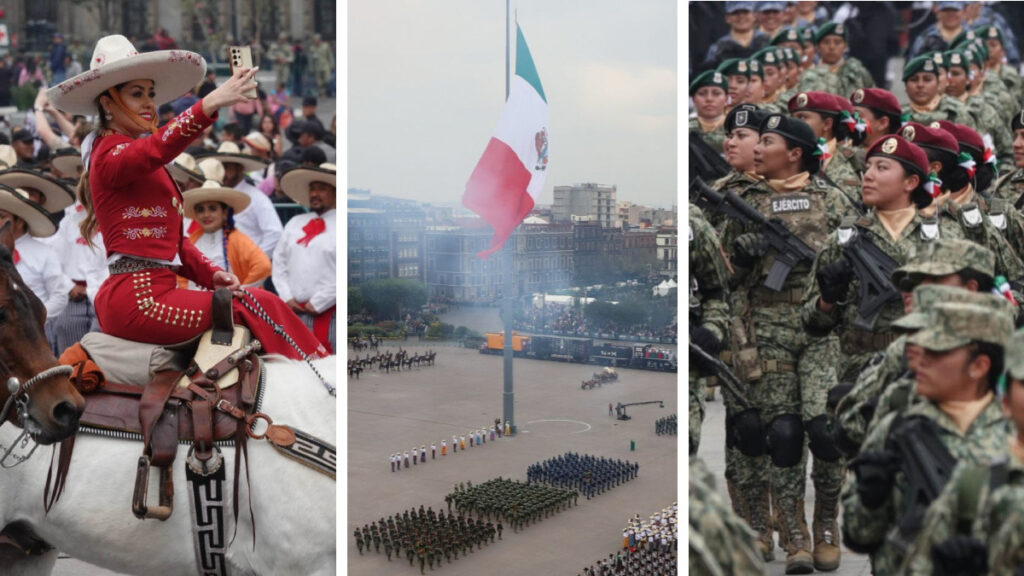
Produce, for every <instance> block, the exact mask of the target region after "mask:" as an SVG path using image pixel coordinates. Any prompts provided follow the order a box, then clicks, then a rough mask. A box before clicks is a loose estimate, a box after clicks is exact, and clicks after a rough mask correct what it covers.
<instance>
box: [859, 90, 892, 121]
mask: <svg viewBox="0 0 1024 576" xmlns="http://www.w3.org/2000/svg"><path fill="white" fill-rule="evenodd" d="M850 101H851V102H853V105H854V106H863V107H865V108H874V109H875V110H879V111H881V112H884V113H886V114H892V115H894V116H900V115H901V114H903V110H902V109H901V108H900V101H899V100H897V99H896V97H895V96H893V94H892V92H889V91H888V90H884V89H882V88H858V89H856V90H854V91H853V94H851V95H850Z"/></svg>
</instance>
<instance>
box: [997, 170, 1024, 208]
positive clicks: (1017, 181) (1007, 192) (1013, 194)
mask: <svg viewBox="0 0 1024 576" xmlns="http://www.w3.org/2000/svg"><path fill="white" fill-rule="evenodd" d="M995 188H996V191H995V194H994V196H995V197H998V198H1002V199H1003V200H1006V201H1007V202H1009V203H1011V204H1014V203H1016V202H1017V199H1019V198H1020V197H1021V195H1022V194H1024V168H1018V169H1017V170H1014V171H1013V172H1011V173H1009V174H1005V175H1003V176H1001V177H1000V178H999V180H997V181H996V185H995Z"/></svg>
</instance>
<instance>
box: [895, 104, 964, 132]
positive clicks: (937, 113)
mask: <svg viewBox="0 0 1024 576" xmlns="http://www.w3.org/2000/svg"><path fill="white" fill-rule="evenodd" d="M903 113H904V114H910V122H917V123H918V124H924V125H925V126H927V125H929V124H931V123H932V122H935V121H936V120H949V121H950V122H956V123H958V124H965V125H967V126H970V127H971V128H974V129H975V130H977V129H978V121H977V119H976V118H975V117H974V116H972V115H971V111H970V110H969V109H968V108H967V105H966V104H964V103H963V102H961V101H959V100H957V99H956V98H952V97H950V96H946V95H943V96H942V98H941V99H940V100H939V104H938V106H936V107H935V109H934V110H932V111H931V112H915V111H914V109H913V108H911V107H910V104H904V105H903Z"/></svg>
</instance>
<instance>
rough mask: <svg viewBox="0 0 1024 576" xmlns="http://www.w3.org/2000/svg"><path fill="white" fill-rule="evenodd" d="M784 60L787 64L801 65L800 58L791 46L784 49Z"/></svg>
mask: <svg viewBox="0 0 1024 576" xmlns="http://www.w3.org/2000/svg"><path fill="white" fill-rule="evenodd" d="M782 59H783V60H784V61H786V62H796V63H798V64H799V63H800V57H799V56H797V54H796V50H793V49H792V48H790V47H789V46H787V47H785V48H783V49H782Z"/></svg>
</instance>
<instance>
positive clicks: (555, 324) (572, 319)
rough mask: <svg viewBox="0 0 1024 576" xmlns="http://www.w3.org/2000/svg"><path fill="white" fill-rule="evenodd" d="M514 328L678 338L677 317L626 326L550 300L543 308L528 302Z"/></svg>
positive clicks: (613, 335)
mask: <svg viewBox="0 0 1024 576" xmlns="http://www.w3.org/2000/svg"><path fill="white" fill-rule="evenodd" d="M515 328H516V330H520V331H523V332H534V333H539V334H566V335H569V336H578V337H583V336H594V335H596V334H608V335H610V336H611V337H613V338H615V337H619V338H621V337H629V338H636V339H639V340H661V339H663V338H675V337H676V330H677V326H676V323H675V321H674V320H673V321H672V322H671V323H670V324H667V325H665V326H662V327H657V328H656V327H654V326H651V325H649V324H646V323H641V324H631V325H628V326H625V325H620V324H617V323H616V322H612V321H604V322H598V321H594V320H592V319H588V318H586V316H585V314H584V313H583V311H582V310H581V309H578V308H575V307H573V306H567V305H563V304H551V303H549V304H545V305H544V306H543V307H541V308H537V307H534V306H529V307H527V308H526V309H524V310H522V311H520V312H519V313H518V314H517V315H516V318H515Z"/></svg>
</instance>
